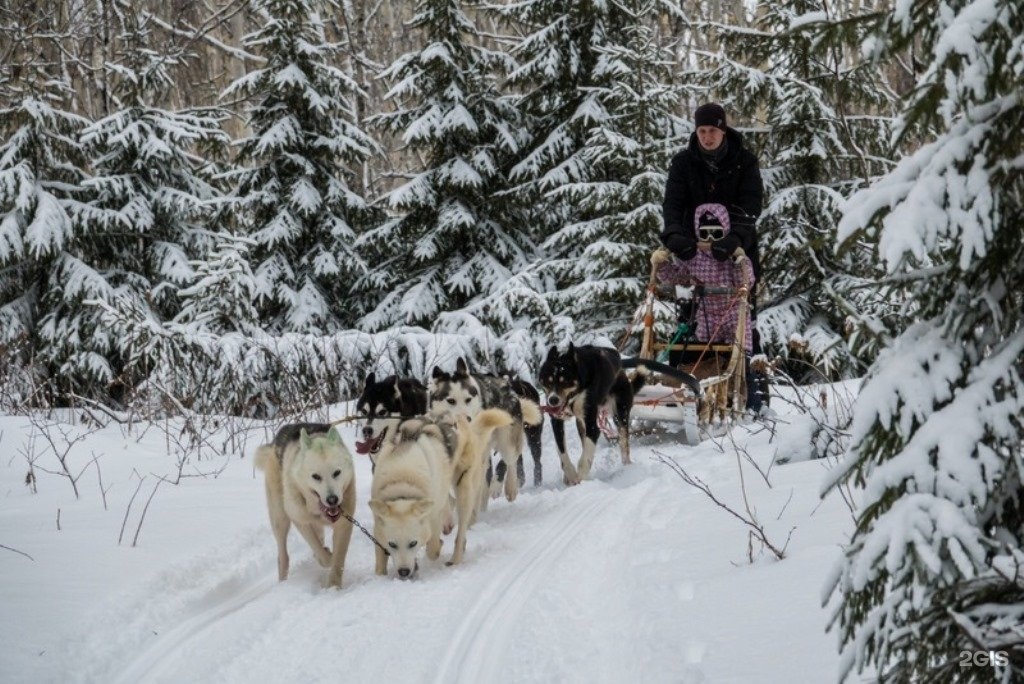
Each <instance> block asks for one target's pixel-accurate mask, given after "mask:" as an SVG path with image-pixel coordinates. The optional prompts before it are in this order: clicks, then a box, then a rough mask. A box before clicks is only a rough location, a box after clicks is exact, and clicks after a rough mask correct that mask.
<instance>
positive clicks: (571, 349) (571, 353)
mask: <svg viewBox="0 0 1024 684" xmlns="http://www.w3.org/2000/svg"><path fill="white" fill-rule="evenodd" d="M565 353H566V355H567V356H574V355H575V354H576V347H575V345H573V343H572V342H570V343H569V348H568V349H566V350H565Z"/></svg>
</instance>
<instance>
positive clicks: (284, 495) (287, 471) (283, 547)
mask: <svg viewBox="0 0 1024 684" xmlns="http://www.w3.org/2000/svg"><path fill="white" fill-rule="evenodd" d="M256 465H257V467H259V468H260V469H261V470H263V472H264V473H265V475H266V487H267V508H268V509H269V511H270V526H271V528H273V530H274V537H275V538H276V539H277V576H278V579H281V580H284V579H286V578H287V577H288V530H289V528H290V527H291V524H292V523H295V527H297V528H298V530H299V532H300V533H301V534H302V536H303V538H304V539H305V540H306V541H307V542H309V545H310V547H311V548H312V549H313V554H314V555H315V556H316V559H317V561H318V562H319V563H320V565H321V566H324V567H327V568H329V570H328V574H327V581H326V585H327V586H333V587H338V586H341V575H342V573H343V572H344V569H345V556H346V554H347V553H348V543H349V540H350V539H351V538H352V523H351V522H350V518H351V517H352V513H353V511H355V508H356V482H355V470H354V469H353V467H352V456H351V454H349V451H348V449H346V448H345V445H344V444H343V443H342V441H341V437H339V436H338V432H337V430H335V429H334V428H333V427H331V426H330V425H324V424H319V423H307V424H297V425H286V426H285V427H283V428H281V430H280V431H278V433H277V436H276V437H275V438H274V443H273V444H265V445H263V446H261V447H260V448H259V449H258V450H257V451H256ZM346 516H347V517H346ZM324 527H330V528H331V529H332V531H333V540H332V544H331V548H332V549H333V551H328V550H327V549H326V548H324Z"/></svg>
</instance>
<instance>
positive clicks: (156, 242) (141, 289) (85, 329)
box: [41, 3, 227, 395]
mask: <svg viewBox="0 0 1024 684" xmlns="http://www.w3.org/2000/svg"><path fill="white" fill-rule="evenodd" d="M119 10H120V11H119V13H118V14H117V16H118V18H119V22H120V23H119V29H120V33H119V34H118V35H117V43H118V45H120V46H121V50H120V51H119V54H120V55H121V58H122V59H121V61H120V62H119V63H117V64H108V65H107V68H108V69H109V70H110V71H111V73H112V74H113V76H112V78H111V79H110V81H111V83H112V84H113V88H112V90H111V93H110V94H111V98H112V103H113V106H114V109H115V110H116V111H114V113H112V114H110V115H108V116H105V117H103V118H102V119H100V120H98V121H96V122H94V123H92V124H90V125H89V126H87V127H85V128H84V129H83V130H82V132H81V141H82V144H83V148H84V150H85V152H86V154H87V155H88V157H89V160H90V162H91V163H90V168H91V175H90V177H89V178H87V179H85V180H83V181H82V183H81V185H82V187H83V189H84V192H85V193H86V196H87V207H86V208H85V210H84V211H82V212H80V213H79V214H78V215H77V220H76V222H75V226H74V240H73V249H72V250H71V251H70V253H69V254H68V255H66V257H65V258H64V259H63V261H62V263H61V265H60V276H59V280H60V282H59V283H58V284H56V285H55V287H53V288H51V289H50V291H49V292H48V293H47V295H46V304H45V306H46V313H45V315H44V317H43V319H42V322H41V335H42V338H43V340H44V347H43V350H42V355H43V358H45V359H47V360H48V361H49V362H50V363H52V364H53V365H54V367H58V368H59V369H60V374H61V377H62V381H63V383H64V384H65V385H66V386H67V387H68V388H69V389H70V390H71V391H73V392H75V393H80V394H83V395H89V394H96V393H98V392H101V391H102V390H100V388H101V387H103V386H105V385H107V384H109V383H112V382H114V381H115V380H116V381H117V382H118V383H120V384H123V385H127V386H131V385H133V384H134V382H135V381H136V380H137V377H136V376H137V369H130V368H128V367H127V366H126V365H125V363H124V360H123V358H121V357H120V356H119V350H118V347H119V346H121V344H120V342H121V341H119V340H117V339H116V338H115V337H114V336H112V335H111V334H110V332H109V330H107V329H106V328H105V327H104V326H103V325H102V324H101V323H100V320H99V310H98V309H96V308H95V307H93V306H90V305H88V303H89V302H92V301H95V300H99V299H102V300H105V301H108V302H109V301H113V300H114V299H118V298H124V299H127V300H130V301H131V302H133V306H136V307H138V308H139V309H140V310H142V311H143V312H145V315H146V317H147V318H152V319H154V320H168V319H169V318H171V317H173V316H174V315H175V314H176V313H177V311H178V308H179V304H178V302H177V297H176V292H177V289H178V288H179V287H180V286H182V285H184V284H186V283H187V282H189V280H190V279H191V278H192V276H193V272H192V267H191V265H190V263H189V262H190V260H191V259H196V258H198V257H200V256H203V255H205V252H206V250H207V249H208V246H209V240H208V228H207V226H206V221H207V220H208V217H209V211H208V203H209V202H210V201H211V200H212V199H214V198H215V197H216V194H217V191H216V189H215V188H214V187H213V186H211V184H210V182H209V179H204V178H203V177H202V175H200V174H199V173H197V171H198V170H199V168H198V167H200V166H204V164H202V163H201V162H198V163H197V161H196V160H195V158H194V156H193V151H194V150H195V149H196V148H197V147H199V146H201V145H207V146H213V147H215V146H217V145H222V146H223V145H224V144H226V142H227V136H226V135H225V134H224V132H223V131H222V130H221V129H220V122H221V119H222V118H223V116H224V115H223V114H222V113H220V112H218V111H216V110H212V111H194V112H172V111H167V110H164V109H160V108H157V107H153V106H151V105H150V104H149V103H150V102H151V101H153V100H155V99H158V98H159V97H160V96H161V95H162V94H163V92H164V91H165V90H166V89H167V88H169V87H171V86H173V82H172V81H171V79H170V77H169V75H168V70H169V69H170V68H171V67H172V66H173V65H175V64H176V63H177V61H178V60H179V59H180V58H181V56H180V55H169V54H158V53H156V52H154V51H153V50H151V49H150V38H151V36H150V34H151V26H150V25H149V23H148V21H147V20H145V19H143V18H142V17H141V15H140V14H139V13H137V12H135V11H134V10H133V9H132V8H131V7H130V6H128V5H127V4H126V3H122V4H121V5H119ZM118 391H119V390H117V389H116V388H114V392H115V394H117V392H118Z"/></svg>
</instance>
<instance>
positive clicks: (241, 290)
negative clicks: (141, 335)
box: [169, 232, 259, 335]
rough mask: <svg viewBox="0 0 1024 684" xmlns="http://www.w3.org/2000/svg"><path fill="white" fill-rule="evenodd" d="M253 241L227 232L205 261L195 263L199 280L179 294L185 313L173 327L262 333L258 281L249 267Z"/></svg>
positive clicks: (211, 331)
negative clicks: (257, 304)
mask: <svg viewBox="0 0 1024 684" xmlns="http://www.w3.org/2000/svg"><path fill="white" fill-rule="evenodd" d="M251 248H252V242H251V241H250V240H247V239H244V238H241V237H238V236H235V235H231V234H230V233H227V232H224V233H221V234H219V235H218V236H217V243H216V244H215V245H214V247H213V248H212V249H211V250H210V252H209V253H208V254H206V255H205V256H204V258H203V259H201V260H197V261H195V262H193V263H192V266H193V268H194V272H195V276H194V277H193V279H192V281H191V282H190V283H189V284H188V286H187V287H183V288H182V289H181V290H179V291H178V296H179V297H180V299H181V311H180V312H179V313H178V315H177V316H176V317H175V319H174V321H173V323H172V324H171V325H170V326H169V327H170V328H172V329H177V327H178V326H182V327H183V328H184V329H189V330H192V331H199V330H202V331H206V332H210V333H213V334H216V335H222V334H224V333H228V332H241V333H252V332H253V331H255V330H258V329H259V315H258V314H257V312H256V308H255V306H253V302H254V301H255V300H256V279H255V278H254V277H253V274H252V269H251V268H250V266H249V250H250V249H251Z"/></svg>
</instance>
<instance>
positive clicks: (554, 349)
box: [544, 344, 558, 363]
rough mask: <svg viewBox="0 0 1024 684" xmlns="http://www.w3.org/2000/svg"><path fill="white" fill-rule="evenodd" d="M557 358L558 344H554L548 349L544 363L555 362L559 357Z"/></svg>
mask: <svg viewBox="0 0 1024 684" xmlns="http://www.w3.org/2000/svg"><path fill="white" fill-rule="evenodd" d="M557 358H558V345H556V344H553V345H551V349H548V356H547V358H546V359H545V360H544V363H550V362H554V360H555V359H557Z"/></svg>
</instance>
